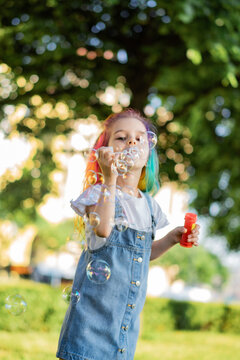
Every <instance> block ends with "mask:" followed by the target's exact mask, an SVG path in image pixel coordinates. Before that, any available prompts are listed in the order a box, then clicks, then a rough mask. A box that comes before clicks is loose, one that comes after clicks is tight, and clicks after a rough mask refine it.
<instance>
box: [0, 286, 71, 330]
mask: <svg viewBox="0 0 240 360" xmlns="http://www.w3.org/2000/svg"><path fill="white" fill-rule="evenodd" d="M0 294H1V295H0V314H1V316H0V330H5V331H10V332H13V331H24V332H26V331H43V332H48V331H57V332H58V331H60V328H61V324H62V321H63V317H64V315H65V311H66V308H67V306H66V303H64V301H63V299H62V298H61V290H60V289H55V288H52V287H50V286H49V285H43V284H39V283H33V282H31V281H21V282H16V283H12V282H10V283H9V284H5V285H2V284H1V293H0ZM14 294H18V295H21V296H22V297H23V298H24V299H25V301H26V302H27V310H26V312H25V313H23V314H21V315H18V316H14V315H12V314H10V313H8V311H7V310H6V309H5V307H4V304H5V299H6V298H7V296H9V295H14Z"/></svg>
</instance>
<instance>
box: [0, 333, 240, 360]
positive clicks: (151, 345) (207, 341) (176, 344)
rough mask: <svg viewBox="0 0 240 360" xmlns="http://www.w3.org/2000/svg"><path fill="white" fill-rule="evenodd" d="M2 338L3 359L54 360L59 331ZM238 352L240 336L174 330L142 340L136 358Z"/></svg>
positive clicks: (203, 358) (201, 357) (194, 359)
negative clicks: (157, 337) (155, 337)
mask: <svg viewBox="0 0 240 360" xmlns="http://www.w3.org/2000/svg"><path fill="white" fill-rule="evenodd" d="M0 339H1V341H0V360H52V359H54V358H55V351H56V344H57V339H58V334H57V333H52V332H49V333H43V332H41V333H38V332H31V333H20V332H14V333H9V332H5V331H0ZM239 353H240V342H239V335H234V334H219V333H210V332H186V331H185V332H184V331H172V332H165V333H162V334H161V336H159V340H151V341H150V340H148V341H146V340H143V339H140V340H139V342H138V347H137V353H136V356H135V360H236V356H238V355H237V354H239ZM103 360H104V359H103Z"/></svg>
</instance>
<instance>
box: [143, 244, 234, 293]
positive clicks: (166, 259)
mask: <svg viewBox="0 0 240 360" xmlns="http://www.w3.org/2000/svg"><path fill="white" fill-rule="evenodd" d="M173 264H177V266H178V273H177V274H176V279H182V280H184V281H185V282H187V283H188V284H197V283H205V284H209V285H211V286H212V287H215V288H219V289H220V288H221V287H222V286H223V285H224V284H225V283H226V281H227V279H228V270H227V268H226V267H225V266H223V265H222V263H221V261H220V260H219V258H218V257H217V256H216V255H214V254H211V253H209V252H208V251H207V250H206V249H204V248H203V247H198V248H193V249H185V248H182V247H180V246H174V247H173V248H172V249H171V250H170V251H168V252H166V253H165V254H164V255H163V256H162V257H160V258H158V259H156V260H154V261H151V262H150V266H154V265H159V266H163V267H171V266H172V265H173Z"/></svg>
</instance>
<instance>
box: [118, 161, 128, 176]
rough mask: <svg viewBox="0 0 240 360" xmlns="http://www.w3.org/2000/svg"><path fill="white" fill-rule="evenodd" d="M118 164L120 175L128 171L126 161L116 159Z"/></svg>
mask: <svg viewBox="0 0 240 360" xmlns="http://www.w3.org/2000/svg"><path fill="white" fill-rule="evenodd" d="M116 166H117V171H118V174H119V175H123V174H126V173H127V171H128V167H127V163H126V161H124V160H120V159H119V160H117V161H116Z"/></svg>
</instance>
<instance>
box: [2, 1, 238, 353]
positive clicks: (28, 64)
mask: <svg viewBox="0 0 240 360" xmlns="http://www.w3.org/2000/svg"><path fill="white" fill-rule="evenodd" d="M0 4H1V13H0V24H1V27H0V104H1V105H0V189H1V193H0V280H1V287H2V297H1V304H2V305H3V306H2V307H1V310H0V314H1V317H2V318H3V319H6V316H9V315H8V314H7V313H6V309H5V308H4V302H5V300H4V299H5V297H6V296H8V295H9V294H13V293H17V294H20V295H21V294H24V296H25V300H26V303H27V304H28V309H27V311H29V312H30V314H31V310H29V309H31V306H32V308H35V306H36V305H34V304H36V301H37V300H36V298H37V295H36V292H38V291H40V292H41V291H43V293H45V292H49V294H50V293H51V292H52V291H53V292H54V293H51V294H54V295H51V296H54V297H55V298H56V297H58V298H60V303H61V301H62V299H61V292H62V290H63V289H64V288H65V287H66V286H68V285H71V283H72V279H73V276H74V272H75V268H76V264H77V261H78V258H79V255H80V253H81V247H79V244H78V241H77V240H76V234H75V232H74V213H73V210H72V209H71V208H70V206H69V203H70V200H72V199H75V198H76V197H77V196H78V195H79V194H80V193H81V191H82V186H83V184H82V181H83V176H84V170H85V165H86V157H87V153H88V150H89V149H91V147H92V146H93V144H94V142H95V140H96V138H97V137H98V135H99V134H100V132H101V130H102V121H103V120H104V119H105V118H106V117H107V116H109V115H110V114H111V113H117V112H120V111H121V110H123V109H125V108H128V107H132V108H134V109H137V110H139V111H141V112H142V113H143V114H144V116H146V117H147V118H149V119H151V121H152V122H153V123H154V125H155V126H156V128H157V132H158V133H157V134H158V144H157V151H158V155H159V164H160V183H161V188H160V191H159V192H158V194H157V195H156V200H157V201H158V202H159V204H160V206H161V207H162V209H163V211H164V212H165V213H166V214H167V216H168V219H169V222H170V225H169V226H168V227H167V228H165V229H163V230H162V231H160V232H159V233H158V235H159V236H162V235H164V234H165V233H166V232H168V231H169V230H170V229H172V228H173V227H175V226H178V225H182V224H183V222H184V214H185V212H187V211H193V212H195V213H197V214H198V223H199V224H200V225H201V235H200V246H199V247H197V248H194V249H184V248H181V247H180V246H176V247H174V248H173V249H171V250H170V251H169V252H168V253H166V254H165V255H164V256H163V257H161V258H160V259H158V260H155V261H154V262H152V263H151V264H150V272H149V282H148V298H149V301H150V303H149V304H150V305H149V306H150V308H151V306H153V305H151V301H155V303H154V304H160V303H161V301H170V304H172V303H171V301H173V303H174V304H175V302H176V304H177V305H175V306H176V307H177V308H178V307H179V306H180V305H179V304H192V302H196V303H205V304H206V303H209V304H211V305H209V306H213V304H218V305H217V306H220V305H221V306H222V308H223V309H228V310H226V311H227V312H226V311H225V312H224V311H223V313H222V315H221V316H222V317H221V316H220V315H218V316H216V319H218V320H219V319H220V318H221V319H222V320H221V321H222V322H221V324H222V325H221V326H220V325H219V326H220V327H219V328H218V330H219V329H220V330H221V331H220V332H223V331H225V330H226V328H228V329H229V328H231V329H233V328H234V329H235V330H234V331H233V332H237V333H239V332H240V324H238V325H236V324H235V325H234V326H233V325H232V323H231V322H230V323H231V324H230V323H228V325H226V323H224V321H225V320H224V316H225V318H226V314H227V313H229V311H230V310H229V309H231V306H236V307H237V306H238V303H239V302H240V267H239V260H240V251H239V250H240V215H239V208H240V188H239V174H240V172H239V155H240V141H239V139H240V127H239V125H238V121H239V120H238V116H239V109H240V102H239V95H240V91H239V79H240V76H239V70H240V66H239V65H240V35H239V30H240V24H239V16H240V4H239V2H238V1H236V0H235V1H234V0H232V1H217V0H213V1H211V2H209V1H207V0H198V1H196V0H183V1H177V0H173V1H171V2H169V1H155V0H138V1H137V0H121V1H120V0H104V1H103V0H88V1H84V0H83V1H80V0H68V1H64V0H42V1H40V0H23V1H19V2H16V1H14V0H8V1H3V0H2V1H0ZM40 283H45V284H40ZM42 286H43V288H42ZM41 289H44V290H41ZM47 289H48V290H47ZM28 292H31V295H29V294H30V293H28ZM34 294H35V295H34ZM51 296H50V295H49V297H50V298H51ZM34 299H35V300H34ZM34 301H35V303H34ZM50 302H51V301H50ZM47 303H49V301H47V300H46V304H47ZM31 304H32V305H31ZM147 304H148V303H147ZM161 304H162V303H161ZM168 304H169V302H168ZM47 306H48V305H46V308H45V310H44V311H45V312H44V311H43V313H44V314H45V315H43V316H42V318H41V321H42V325H41V326H42V327H43V329H42V330H43V333H44V331H49V332H51V330H54V331H55V332H56V333H57V331H59V330H60V325H61V321H62V318H63V315H64V312H65V307H66V304H64V302H63V305H62V306H63V309H62V307H61V305H59V309H58V310H56V309H55V308H51V309H52V310H49V308H48V307H47ZM156 306H157V305H156ZM192 306H196V305H192ZM202 306H203V305H202ZM43 307H44V306H43ZM146 309H148V307H147V306H146ZM174 309H175V307H174ZM201 309H202V308H201ZM27 311H26V313H24V314H23V315H22V316H21V317H14V316H11V315H12V314H10V317H9V324H10V323H11V324H12V323H14V326H13V325H9V327H7V328H6V321H4V320H3V321H2V322H0V332H1V330H2V332H3V338H4V339H5V343H8V341H9V344H11V346H12V340H11V337H8V336H10V335H8V332H9V331H10V332H11V331H12V332H14V331H15V332H17V333H18V331H19V332H20V333H21V331H23V330H24V331H26V330H27V328H28V329H31V324H30V318H29V320H27V319H28V318H27V316H28V315H26V314H27ZM51 311H52V312H51ZM146 311H147V310H146ZM149 311H150V310H149ZM152 311H153V310H152V308H151V312H152ZM201 311H202V310H201ZM212 311H213V310H211V311H210V313H211V312H212ZM57 312H60V314H59V321H58V322H57V321H56V323H57V324H58V325H56V326H55V327H54V329H53V328H52V327H51V326H52V325H51V326H50V325H49V324H50V323H51V324H52V323H53V322H54V321H53V319H54V317H53V318H52V320H51V321H52V322H50V323H49V324H48V320H47V319H48V318H51V316H50V315H51V314H55V313H57ZM213 312H214V311H213ZM161 313H162V308H161ZM182 313H185V310H183V311H182ZM32 314H33V313H32ZM171 314H172V316H173V317H174V318H175V320H176V314H175V313H174V312H172V313H171ZM44 316H45V317H44ZM146 317H147V316H146ZM149 318H150V317H149ZM207 318H208V319H209V312H208V315H206V319H207ZM11 319H14V320H11ZM16 319H17V320H16ZM44 319H45V320H44ZM216 319H215V320H216ZM188 320H189V319H188ZM215 320H214V321H213V320H211V321H210V323H211V324H214V326H215V325H216V321H217V320H216V321H215ZM28 321H29V322H28ZM39 321H40V320H39ZM167 322H168V321H166V323H167ZM170 322H171V321H170ZM143 323H144V322H143ZM180 323H181V322H179V323H178V324H180ZM182 323H184V326H185V327H183V328H184V329H186V330H189V331H190V330H196V329H197V328H196V324H195V325H192V327H191V326H190V325H189V327H187V320H186V319H185V320H182ZM207 323H208V325H206V324H205V325H204V326H203V328H201V326H200V328H201V329H200V330H208V329H210V328H211V329H212V325H211V324H210V323H209V321H207ZM24 324H25V325H24ZM39 324H40V323H39ZM44 324H45V325H44ZM46 324H48V325H49V328H48V327H47V325H46ZM176 324H177V323H175V325H176ZM224 324H225V325H224ZM229 324H230V325H229ZM165 325H166V324H165ZM165 325H164V326H165ZM175 325H174V326H173V328H172V329H170V330H173V329H175V330H176V329H183V328H181V326H182V325H181V324H180V325H179V326H180V327H178V326H177V325H176V326H175ZM24 326H25V327H24ZM29 326H30V327H29ZM41 326H40V325H39V327H41ZM149 326H150V325H149ZM164 326H162V327H160V328H156V329H155V330H154V331H156V333H157V331H161V330H164V329H165V327H164ZM194 326H195V328H194ZM44 329H45V330H44ZM46 329H47V330H46ZM145 329H148V324H147V325H146V326H145ZM214 329H216V326H215V327H214ZM224 329H225V330H224ZM165 330H166V329H165ZM168 330H169V329H168ZM32 331H33V332H34V331H36V329H33V328H32ZM144 331H145V330H144V326H143V340H142V341H143V342H142V343H140V345H139V346H140V347H141V346H145V345H144V341H146V342H147V340H149V339H148V337H147V335H146V334H149V333H150V332H151V333H153V329H151V331H150V330H149V331H148V330H146V331H145V332H144ZM54 334H55V333H54ZM144 334H145V335H146V336H145V335H144ZM4 336H5V337H4ZM14 336H15V338H16V334H15V335H14ZM19 336H20V338H19V339H20V340H19V348H18V351H17V350H16V349H15V350H16V351H17V352H16V353H14V356H15V357H14V358H15V359H18V357H17V353H19V351H20V350H19V349H20V348H21V346H23V345H20V343H21V344H22V340H21V334H20V335H19ZM42 336H43V337H44V335H42ZM54 336H55V335H54ZM144 336H145V338H144ZM179 336H181V335H179ZM56 339H57V336H55V337H53V341H52V343H53V344H55V347H56ZM144 339H145V340H144ZM45 341H46V342H47V341H48V339H47V338H45ZM149 341H150V340H149ZM16 343H17V342H16ZM32 343H34V339H32ZM34 344H35V343H34ZM11 346H10V345H9V348H11ZM34 346H37V345H36V344H35V345H34ZM154 346H157V345H154V344H152V347H153V348H154ZM9 348H7V347H6V348H5V349H2V350H1V349H0V358H2V359H4V360H8V359H12V357H11V356H12V353H11V350H10V349H9ZM49 348H50V347H49ZM231 348H232V351H233V353H234V351H236V349H235V347H234V346H233V345H232V343H231ZM21 349H22V354H23V355H22V357H21V359H24V360H25V359H26V360H28V359H31V360H34V359H41V357H37V356H38V355H36V354H37V350H36V351H34V353H35V355H30V354H27V352H26V349H24V348H21ZM141 349H142V348H141ZM144 349H145V348H144ZM1 351H2V353H1ZM51 351H52V353H51V354H50V355H49V354H47V353H46V354H45V355H44V356H45V357H44V359H48V358H49V359H50V358H53V357H52V356H53V355H52V354H53V353H54V351H55V350H54V346H53V347H52V348H51ZM144 351H145V350H144ZM144 351H141V354H143V355H140V351H139V353H137V359H139V360H140V359H148V358H151V359H155V358H154V357H153V356H152V357H150V356H148V355H146V357H144ZM155 352H156V347H155ZM7 354H9V355H7ZM24 354H25V355H24ZM26 354H27V355H26ZM221 354H222V355H221ZM221 354H218V359H221V357H219V356H225V355H226V354H225V353H224V351H222V353H221ZM224 354H225V355H224ZM1 356H3V357H1ZM28 356H29V357H28ZM34 356H36V357H34ZM39 356H40V355H39ZM48 356H49V357H48ZM141 356H142V357H141ZM167 356H168V355H166V359H168V357H167ZM169 356H170V357H169V359H172V357H173V356H174V357H175V358H176V359H182V358H181V357H178V356H181V355H180V354H178V353H170V355H169ZM194 356H196V355H195V353H192V354H191V359H195V357H194ZM226 356H228V358H229V359H231V357H230V356H229V354H228V355H226ZM199 358H201V359H203V358H204V356H203V355H202V357H199ZM19 359H20V357H19ZM156 359H158V357H156ZM184 359H187V357H185V358H184ZM196 359H198V358H197V357H196ZM223 359H224V360H225V358H223Z"/></svg>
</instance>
